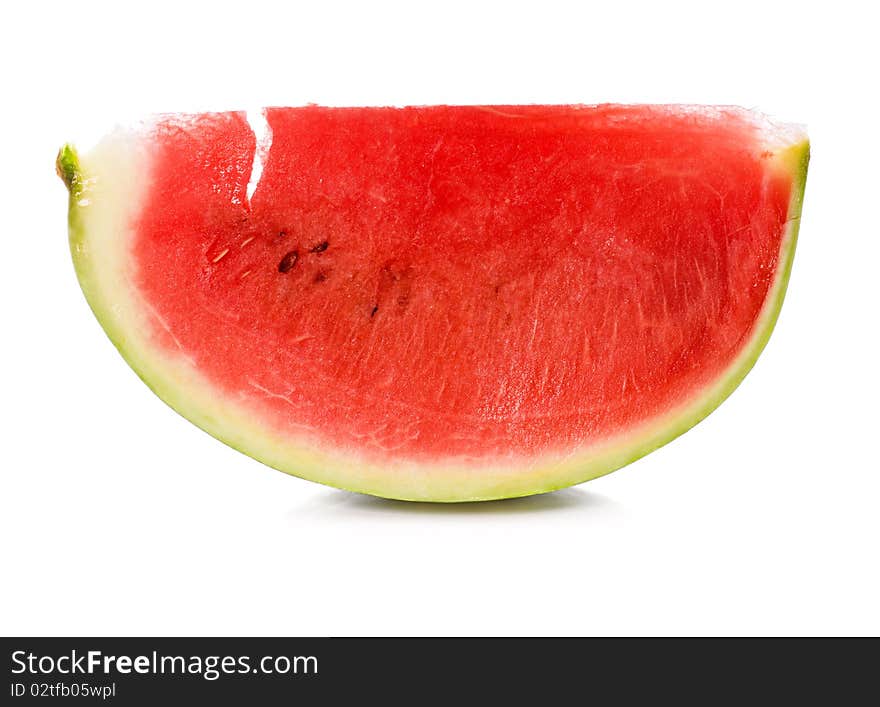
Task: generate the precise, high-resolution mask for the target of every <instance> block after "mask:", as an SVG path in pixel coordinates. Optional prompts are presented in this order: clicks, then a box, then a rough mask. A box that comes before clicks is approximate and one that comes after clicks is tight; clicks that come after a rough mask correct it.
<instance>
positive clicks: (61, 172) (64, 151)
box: [55, 143, 83, 198]
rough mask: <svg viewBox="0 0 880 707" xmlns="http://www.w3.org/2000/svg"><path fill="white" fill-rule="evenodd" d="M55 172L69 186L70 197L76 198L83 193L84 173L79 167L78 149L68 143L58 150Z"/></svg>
mask: <svg viewBox="0 0 880 707" xmlns="http://www.w3.org/2000/svg"><path fill="white" fill-rule="evenodd" d="M55 171H56V172H57V173H58V176H59V177H61V180H62V181H63V182H64V183H65V184H66V185H67V189H68V191H70V195H71V196H72V197H74V198H76V197H78V196H79V195H80V192H82V188H83V183H82V181H83V180H82V172H81V171H80V167H79V155H77V153H76V149H75V148H74V147H73V145H71V144H70V143H66V144H65V145H64V146H63V147H62V148H61V149H60V150H58V157H57V158H56V159H55Z"/></svg>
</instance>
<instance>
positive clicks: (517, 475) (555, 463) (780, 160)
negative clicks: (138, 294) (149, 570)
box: [56, 139, 809, 502]
mask: <svg viewBox="0 0 880 707" xmlns="http://www.w3.org/2000/svg"><path fill="white" fill-rule="evenodd" d="M775 160H776V163H777V165H778V168H779V169H783V170H785V171H787V172H788V173H790V174H791V175H792V177H793V184H792V197H791V202H790V204H789V210H788V218H787V223H788V227H787V229H786V233H785V234H784V236H783V239H782V245H781V248H780V257H779V265H778V267H777V274H776V279H775V281H774V284H773V286H772V288H771V291H770V292H769V293H768V296H767V299H766V301H765V304H764V307H763V309H762V312H761V315H760V316H759V318H758V320H757V323H756V326H755V329H754V332H753V334H752V336H751V337H750V339H749V341H748V343H747V344H746V345H745V346H744V347H743V350H742V351H741V352H740V354H739V356H737V358H736V360H735V361H734V362H733V363H732V364H731V366H730V367H728V369H727V370H726V371H725V373H724V374H723V375H721V376H720V377H719V378H718V380H717V381H716V382H715V384H714V385H712V386H711V388H710V389H709V390H708V391H706V392H705V393H704V394H703V395H701V396H700V397H699V399H697V400H694V401H692V402H691V403H689V404H687V405H686V406H684V407H683V408H680V409H679V410H677V411H675V412H673V413H670V414H669V415H667V416H666V417H665V418H664V419H662V420H657V421H653V422H652V423H650V424H647V425H645V426H644V427H643V428H642V429H641V430H640V431H633V432H630V433H628V434H627V435H625V436H624V437H623V438H622V439H621V440H620V441H611V442H609V443H606V444H605V445H603V446H602V447H601V448H591V449H588V450H585V451H584V452H582V453H574V454H569V455H567V456H565V457H563V458H556V459H548V460H546V461H545V460H537V461H536V462H535V463H533V464H529V465H528V466H527V467H524V468H521V469H518V470H514V471H510V470H509V469H503V470H500V469H499V470H488V471H486V470H483V469H479V470H475V469H466V468H463V469H452V468H450V471H449V472H446V471H444V470H438V469H436V468H432V469H427V470H424V469H423V470H422V471H423V473H420V471H419V469H420V467H422V466H424V465H418V464H410V465H408V466H406V467H405V468H401V469H399V470H395V471H394V472H391V471H390V470H389V469H388V468H387V467H382V468H380V467H376V466H374V465H371V464H369V463H365V462H360V461H358V460H356V459H355V460H352V459H351V458H342V457H336V456H334V455H333V454H332V453H327V452H326V451H321V450H315V449H311V448H308V447H306V446H304V445H302V444H296V443H291V442H290V441H289V440H282V439H280V438H278V437H277V436H275V435H273V434H272V433H271V432H267V431H266V430H265V429H264V428H262V427H261V426H259V425H256V424H254V423H253V422H252V417H249V416H248V415H247V414H246V412H245V411H240V410H236V409H235V406H234V405H233V404H232V403H229V402H228V401H222V400H220V401H218V400H217V396H216V394H214V395H213V396H212V393H213V392H214V391H211V390H210V386H209V384H207V383H205V382H204V381H199V380H197V379H196V378H195V377H194V376H195V374H193V373H191V372H190V373H189V374H188V372H187V371H185V370H183V369H182V368H181V366H180V365H179V364H177V363H174V364H172V363H169V362H168V361H165V360H163V357H162V356H161V355H159V354H158V353H157V352H155V351H150V350H149V349H148V347H147V346H146V345H144V343H143V341H140V342H138V341H137V339H138V336H137V330H136V329H135V328H133V325H132V322H126V321H125V317H124V313H123V315H120V314H119V312H118V311H117V310H118V306H116V305H115V303H114V297H113V292H107V291H105V290H106V289H107V287H106V283H105V282H103V281H102V273H101V271H102V268H101V260H102V256H103V255H105V254H103V253H101V252H97V253H96V252H95V251H96V250H99V249H97V248H90V247H89V238H90V234H89V228H88V221H89V219H88V218H86V215H87V214H86V213H85V212H86V209H87V208H91V209H93V208H94V207H95V205H96V204H92V203H91V200H90V199H89V196H90V192H89V186H90V183H93V182H100V178H97V177H96V175H92V174H89V173H88V166H86V167H83V165H82V164H81V162H82V160H81V159H80V156H79V155H78V154H77V152H76V150H75V149H74V148H73V146H71V145H65V146H64V147H62V148H61V150H60V152H59V155H58V160H57V163H56V164H57V170H58V173H59V176H61V178H62V179H63V180H64V182H65V184H66V185H67V186H68V189H69V190H70V210H69V219H68V223H69V239H70V247H71V254H72V257H73V262H74V267H75V269H76V273H77V277H78V279H79V282H80V286H81V287H82V290H83V292H84V294H85V296H86V299H87V300H88V303H89V305H90V307H91V309H92V311H93V313H94V314H95V317H96V318H97V319H98V321H99V323H100V324H101V326H102V327H103V328H104V330H105V332H106V334H107V335H108V337H109V338H110V340H111V341H112V342H113V344H114V345H115V346H116V348H117V349H118V350H119V352H120V354H121V355H122V357H123V358H124V359H125V360H126V362H127V363H128V364H129V366H131V368H132V369H133V370H134V371H135V372H136V373H137V374H138V376H139V377H140V378H141V379H142V380H143V381H144V383H145V384H146V385H147V386H148V387H149V388H150V389H151V390H152V391H153V392H154V393H155V394H156V395H157V396H158V397H159V398H161V399H162V400H163V401H164V402H165V403H166V404H168V405H169V406H170V407H171V408H173V409H174V410H175V411H177V412H178V413H179V414H181V415H182V416H183V417H185V418H186V419H188V420H189V421H190V422H192V423H193V424H195V425H196V426H198V427H200V428H201V429H203V430H205V431H206V432H208V433H209V434H211V435H212V436H214V437H216V438H217V439H219V440H220V441H222V442H224V443H225V444H227V445H229V446H231V447H233V448H234V449H237V450H238V451H241V452H242V453H244V454H247V455H248V456H251V457H253V458H254V459H257V460H258V461H261V462H263V463H264V464H266V465H268V466H270V467H273V468H275V469H278V470H279V471H284V472H285V473H288V474H291V475H294V476H298V477H300V478H304V479H307V480H311V481H316V482H319V483H322V484H325V485H328V486H333V487H336V488H341V489H345V490H348V491H354V492H358V493H365V494H370V495H374V496H381V497H384V498H391V499H398V500H409V501H424V502H463V501H488V500H496V499H503V498H516V497H522V496H530V495H534V494H541V493H547V492H550V491H555V490H558V489H561V488H566V487H569V486H573V485H575V484H579V483H583V482H585V481H590V480H592V479H595V478H598V477H600V476H604V475H606V474H609V473H611V472H613V471H616V470H617V469H620V468H621V467H623V466H626V465H628V464H630V463H632V462H634V461H636V460H637V459H640V458H641V457H643V456H645V455H646V454H648V453H650V452H651V451H653V450H655V449H657V448H659V447H661V446H663V445H665V444H667V443H668V442H670V441H672V440H673V439H675V438H677V437H679V436H680V435H682V434H684V432H686V431H687V430H689V429H691V428H692V427H693V426H694V425H696V424H697V423H699V422H700V421H701V420H703V419H704V418H705V417H707V416H708V415H709V414H710V413H711V412H712V411H713V410H715V409H716V408H717V407H718V406H719V405H720V404H721V403H722V402H723V401H724V400H725V399H726V398H727V397H728V396H729V395H730V394H731V393H732V392H733V391H734V390H735V389H736V388H737V386H738V385H739V384H740V383H741V382H742V380H743V379H744V378H745V376H746V375H747V374H748V372H749V371H750V370H751V368H752V367H753V366H754V364H755V362H756V361H757V359H758V357H759V355H760V354H761V352H762V351H763V349H764V347H765V346H766V344H767V341H768V340H769V338H770V335H771V333H772V331H773V328H774V326H775V324H776V321H777V319H778V317H779V312H780V310H781V307H782V302H783V300H784V297H785V292H786V288H787V285H788V280H789V277H790V274H791V267H792V263H793V259H794V252H795V246H796V243H797V236H798V229H799V226H800V213H801V205H802V202H803V195H804V188H805V185H806V174H807V166H808V162H809V141H808V140H806V139H804V140H803V141H802V142H800V143H797V144H794V145H790V146H787V147H786V148H785V149H784V150H782V151H781V152H780V153H779V154H778V155H777V156H776V158H775ZM136 201H137V200H134V202H135V203H136ZM117 225H118V224H117ZM120 237H121V236H120ZM111 265H112V263H111ZM189 378H192V379H191V380H190V379H189ZM205 386H208V389H205ZM200 399H201V400H202V402H205V401H208V402H210V403H212V404H215V405H216V408H217V411H215V412H212V411H211V410H209V409H208V408H210V407H211V405H210V404H201V405H200V404H199V400H200ZM218 413H219V414H218ZM475 477H476V478H475Z"/></svg>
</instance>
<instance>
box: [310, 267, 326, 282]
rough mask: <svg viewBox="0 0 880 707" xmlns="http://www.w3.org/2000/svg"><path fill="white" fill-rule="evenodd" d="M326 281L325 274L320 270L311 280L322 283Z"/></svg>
mask: <svg viewBox="0 0 880 707" xmlns="http://www.w3.org/2000/svg"><path fill="white" fill-rule="evenodd" d="M326 279H327V273H326V272H324V271H323V270H321V271H319V272H317V273H315V277H314V279H313V280H312V282H324V280H326Z"/></svg>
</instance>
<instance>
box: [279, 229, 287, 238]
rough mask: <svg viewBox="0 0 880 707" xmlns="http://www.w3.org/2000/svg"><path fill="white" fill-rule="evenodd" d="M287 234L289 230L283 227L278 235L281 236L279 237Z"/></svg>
mask: <svg viewBox="0 0 880 707" xmlns="http://www.w3.org/2000/svg"><path fill="white" fill-rule="evenodd" d="M286 235H287V230H286V229H283V228H282V229H281V230H280V231H278V237H279V238H284V237H285V236H286Z"/></svg>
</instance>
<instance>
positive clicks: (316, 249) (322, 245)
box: [309, 241, 330, 253]
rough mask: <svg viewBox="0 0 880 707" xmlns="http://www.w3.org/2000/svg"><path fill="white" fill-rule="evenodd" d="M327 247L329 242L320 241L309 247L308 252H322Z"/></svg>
mask: <svg viewBox="0 0 880 707" xmlns="http://www.w3.org/2000/svg"><path fill="white" fill-rule="evenodd" d="M329 247H330V243H328V242H327V241H321V242H320V243H318V245H316V246H312V247H311V248H309V253H323V252H324V251H325V250H327V248H329Z"/></svg>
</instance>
